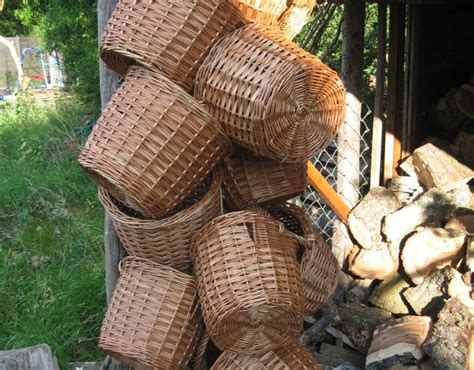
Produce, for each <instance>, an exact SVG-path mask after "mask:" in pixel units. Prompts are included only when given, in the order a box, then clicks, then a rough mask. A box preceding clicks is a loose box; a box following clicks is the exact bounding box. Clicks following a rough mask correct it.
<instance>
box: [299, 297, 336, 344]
mask: <svg viewBox="0 0 474 370" xmlns="http://www.w3.org/2000/svg"><path fill="white" fill-rule="evenodd" d="M338 322H339V316H338V309H337V307H336V305H334V304H333V303H329V304H328V305H326V306H325V307H324V308H323V309H322V310H321V317H320V318H319V319H318V320H317V321H316V323H314V324H313V325H312V326H311V327H310V328H308V329H306V330H305V331H303V333H302V334H301V336H300V338H299V340H300V343H301V344H302V345H303V346H309V345H312V344H313V343H318V342H321V340H322V338H323V337H324V330H325V329H326V328H327V327H328V326H330V325H333V324H335V323H338Z"/></svg>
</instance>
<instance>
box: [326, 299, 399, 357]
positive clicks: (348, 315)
mask: <svg viewBox="0 0 474 370" xmlns="http://www.w3.org/2000/svg"><path fill="white" fill-rule="evenodd" d="M338 316H339V319H340V323H339V324H338V325H335V326H336V327H337V328H338V329H339V330H340V331H342V332H343V333H344V334H345V335H346V336H347V337H348V338H349V339H350V341H351V342H352V343H353V344H354V346H355V348H356V349H357V350H358V351H359V352H360V353H362V354H366V353H367V350H368V349H369V346H370V342H371V341H372V334H373V332H374V330H375V329H376V328H377V326H379V325H381V324H383V323H385V322H387V321H388V320H390V319H391V318H392V315H391V314H390V312H388V311H385V310H382V309H380V308H375V307H368V306H365V305H362V304H354V303H351V304H343V305H341V306H339V307H338Z"/></svg>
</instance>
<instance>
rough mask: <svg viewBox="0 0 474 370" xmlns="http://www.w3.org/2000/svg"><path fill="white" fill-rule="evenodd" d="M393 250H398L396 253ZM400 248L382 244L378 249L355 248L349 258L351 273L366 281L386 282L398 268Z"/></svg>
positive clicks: (390, 244)
mask: <svg viewBox="0 0 474 370" xmlns="http://www.w3.org/2000/svg"><path fill="white" fill-rule="evenodd" d="M391 249H396V251H395V252H393V251H392V253H391ZM397 252H398V248H393V244H392V243H385V242H384V243H381V244H380V245H379V246H378V247H377V249H362V248H359V247H357V246H354V248H353V250H352V252H351V254H350V255H349V258H348V263H349V267H348V268H349V271H350V272H352V273H353V274H355V275H357V276H360V277H361V278H364V279H378V280H384V279H385V278H387V277H388V276H390V275H391V274H393V273H394V272H395V271H397V268H398V253H397Z"/></svg>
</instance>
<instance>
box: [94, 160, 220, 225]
mask: <svg viewBox="0 0 474 370" xmlns="http://www.w3.org/2000/svg"><path fill="white" fill-rule="evenodd" d="M211 176H212V179H211V184H210V186H209V189H208V190H207V192H206V194H204V196H203V197H202V198H201V199H199V200H198V201H197V202H195V203H194V204H193V205H192V206H190V207H188V208H185V209H183V210H181V211H179V212H177V213H174V214H171V215H169V216H165V217H163V218H159V219H141V218H138V217H133V216H130V215H127V214H126V213H125V212H122V211H121V210H120V209H119V207H117V205H116V204H115V203H114V202H113V199H114V198H113V197H112V195H110V193H109V192H107V190H105V189H104V188H103V187H102V186H100V185H99V200H100V202H101V203H102V205H103V206H104V208H105V209H106V210H107V212H109V213H111V214H112V215H113V216H114V218H115V219H116V220H117V221H119V222H120V223H122V224H124V225H127V226H128V227H132V228H133V227H138V228H143V227H152V228H157V227H163V228H164V227H170V226H173V225H174V224H175V223H176V222H177V220H178V219H179V222H184V221H186V220H188V219H189V218H190V217H192V216H193V215H194V214H195V213H196V212H197V211H198V210H199V208H201V207H202V205H203V204H207V203H209V202H210V201H211V200H212V199H213V198H214V197H215V195H216V193H217V192H219V191H220V190H221V184H222V178H223V171H222V169H221V167H220V166H219V167H218V168H216V169H215V170H214V171H213V172H212V173H211Z"/></svg>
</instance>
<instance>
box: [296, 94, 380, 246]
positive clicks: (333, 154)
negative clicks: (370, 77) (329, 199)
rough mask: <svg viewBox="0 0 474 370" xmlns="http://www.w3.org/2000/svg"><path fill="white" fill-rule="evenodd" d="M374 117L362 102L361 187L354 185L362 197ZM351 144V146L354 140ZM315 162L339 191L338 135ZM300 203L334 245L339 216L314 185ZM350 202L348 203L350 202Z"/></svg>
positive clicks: (317, 227)
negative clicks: (372, 118)
mask: <svg viewBox="0 0 474 370" xmlns="http://www.w3.org/2000/svg"><path fill="white" fill-rule="evenodd" d="M348 109H350V108H348ZM371 117H372V111H371V110H370V108H369V106H368V105H367V104H365V103H363V104H362V114H361V117H360V132H359V133H357V134H358V136H359V137H360V157H359V159H360V160H359V186H358V187H355V190H356V191H357V193H358V194H359V197H363V196H364V195H365V194H366V193H367V192H368V191H369V179H370V177H369V176H370V154H371V151H370V141H371V130H370V127H371V125H370V121H371ZM348 144H349V145H351V146H352V143H348ZM339 160H344V158H339ZM312 162H313V164H314V166H315V167H316V168H317V169H318V170H319V171H320V172H321V174H322V175H323V176H324V177H325V178H326V180H327V181H328V182H329V183H330V184H331V185H332V186H333V188H334V189H335V190H336V191H337V190H338V189H337V180H338V178H337V176H338V171H337V163H338V138H337V137H336V138H335V139H334V140H333V141H332V142H331V144H329V146H328V147H327V148H326V149H324V150H323V151H322V152H321V153H319V155H317V156H316V157H314V158H313V159H312ZM342 176H344V174H342ZM341 197H342V199H344V200H345V201H346V202H347V201H348V200H347V199H345V198H344V196H343V195H342V194H341ZM299 202H301V205H302V206H303V207H304V209H305V210H306V211H307V214H308V215H309V216H310V218H311V221H312V222H313V225H314V226H315V228H316V230H318V231H319V233H320V234H321V236H322V237H323V238H324V239H325V240H326V241H327V242H328V244H329V245H330V246H332V242H333V235H334V231H335V221H336V220H337V219H338V217H337V216H336V214H335V213H334V212H333V211H332V210H331V208H330V207H329V206H328V205H327V204H326V203H325V202H324V200H323V199H321V197H320V195H319V194H318V192H316V191H315V190H314V189H313V188H312V187H311V186H308V188H307V189H306V191H305V192H304V193H303V194H302V195H301V196H300V199H299ZM347 203H348V204H349V203H350V202H347Z"/></svg>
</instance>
